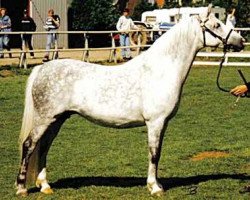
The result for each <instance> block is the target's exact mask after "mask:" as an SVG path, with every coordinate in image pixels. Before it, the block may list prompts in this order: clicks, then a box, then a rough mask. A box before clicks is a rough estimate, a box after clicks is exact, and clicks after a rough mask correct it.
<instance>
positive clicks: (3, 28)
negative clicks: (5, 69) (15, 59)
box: [0, 8, 12, 58]
mask: <svg viewBox="0 0 250 200" xmlns="http://www.w3.org/2000/svg"><path fill="white" fill-rule="evenodd" d="M6 13H7V10H6V8H0V32H11V20H10V17H9V16H8V15H6ZM9 42H10V38H9V35H8V34H4V35H0V58H3V57H4V54H3V48H4V47H6V49H7V50H8V51H10V46H9ZM9 57H10V58H11V57H12V54H11V53H9Z"/></svg>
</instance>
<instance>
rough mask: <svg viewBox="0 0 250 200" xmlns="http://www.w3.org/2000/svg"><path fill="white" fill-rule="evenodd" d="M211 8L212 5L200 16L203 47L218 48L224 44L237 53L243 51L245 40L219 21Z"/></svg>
mask: <svg viewBox="0 0 250 200" xmlns="http://www.w3.org/2000/svg"><path fill="white" fill-rule="evenodd" d="M211 8H212V5H209V6H208V10H207V12H206V13H204V14H202V15H200V16H199V21H200V26H201V29H202V38H201V40H202V42H203V46H211V47H217V46H219V45H221V44H223V45H224V47H230V48H233V49H234V50H236V51H240V50H242V49H243V48H244V45H243V42H244V41H245V39H244V38H243V37H242V36H241V35H240V34H238V33H237V32H235V31H234V30H232V29H231V28H230V27H227V26H226V25H225V24H223V23H222V22H221V21H220V20H219V19H217V18H216V17H215V15H214V14H213V13H211Z"/></svg>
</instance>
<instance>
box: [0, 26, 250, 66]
mask: <svg viewBox="0 0 250 200" xmlns="http://www.w3.org/2000/svg"><path fill="white" fill-rule="evenodd" d="M235 30H236V31H239V32H241V31H250V28H235ZM153 31H159V30H151V29H148V30H140V31H130V32H136V34H137V36H138V37H137V45H134V46H129V47H130V48H133V49H136V55H138V54H139V53H140V51H141V50H142V48H145V47H150V45H141V34H140V32H153ZM50 33H51V32H50ZM119 33H120V32H119V31H56V32H55V34H80V35H82V36H83V38H84V44H83V46H84V47H83V48H71V49H59V48H58V45H57V41H56V42H55V47H54V49H50V50H49V51H50V52H53V53H54V52H69V51H70V52H74V51H76V52H79V51H80V52H82V53H83V55H82V60H83V61H87V62H89V56H90V54H89V52H90V51H102V50H109V51H110V54H109V61H110V62H112V61H113V62H115V63H116V62H117V49H122V48H127V47H120V46H116V43H115V39H114V35H116V34H119ZM4 34H9V35H20V38H23V37H22V36H23V35H24V34H33V35H35V34H39V35H44V34H48V32H7V33H5V32H0V36H1V35H4ZM91 34H109V35H110V40H111V47H104V48H91V47H89V38H88V36H89V35H91ZM245 45H250V43H247V42H246V43H245ZM22 49H23V50H19V51H17V50H15V51H3V52H2V53H4V54H8V53H20V58H19V66H20V67H22V66H24V68H25V69H26V68H27V57H26V54H27V53H30V52H34V53H36V52H46V50H45V49H35V50H32V51H31V50H27V49H26V48H25V44H24V42H22ZM222 56H223V53H222V52H199V53H198V54H197V58H200V57H203V58H204V59H206V60H203V61H197V60H196V61H194V63H193V64H194V65H210V66H214V65H219V63H220V62H219V61H209V59H210V58H221V57H222ZM53 58H54V56H53ZM229 58H250V51H249V52H238V53H236V52H233V53H227V54H226V59H225V62H224V65H225V66H250V62H245V61H240V62H231V61H230V62H229Z"/></svg>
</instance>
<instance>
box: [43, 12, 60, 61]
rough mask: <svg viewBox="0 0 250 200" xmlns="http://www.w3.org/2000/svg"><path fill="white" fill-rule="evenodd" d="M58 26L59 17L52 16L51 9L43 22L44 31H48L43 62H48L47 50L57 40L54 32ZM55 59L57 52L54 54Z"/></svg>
mask: <svg viewBox="0 0 250 200" xmlns="http://www.w3.org/2000/svg"><path fill="white" fill-rule="evenodd" d="M59 26H60V17H59V16H58V15H55V14H54V10H53V9H49V10H48V17H47V18H46V21H45V26H44V28H45V30H46V31H48V34H47V43H46V54H45V55H44V58H43V62H47V61H49V50H50V48H51V46H53V45H55V42H56V40H57V38H58V36H57V34H56V33H55V31H56V30H57V29H58V28H59ZM55 58H56V59H57V58H58V52H55Z"/></svg>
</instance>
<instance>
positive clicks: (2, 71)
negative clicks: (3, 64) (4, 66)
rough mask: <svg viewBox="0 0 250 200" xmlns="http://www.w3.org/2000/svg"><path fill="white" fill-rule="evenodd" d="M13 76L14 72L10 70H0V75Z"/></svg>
mask: <svg viewBox="0 0 250 200" xmlns="http://www.w3.org/2000/svg"><path fill="white" fill-rule="evenodd" d="M10 76H15V73H14V72H12V71H10V70H1V71H0V77H10Z"/></svg>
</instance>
